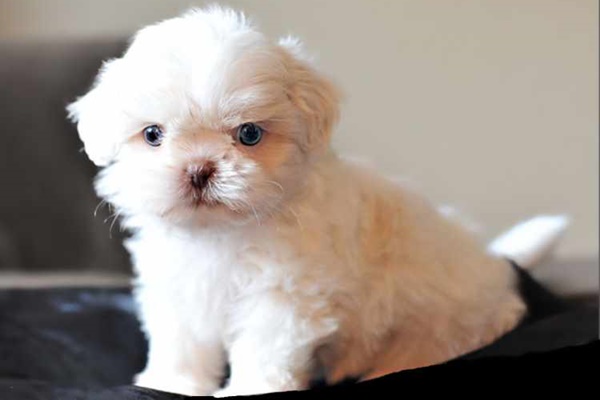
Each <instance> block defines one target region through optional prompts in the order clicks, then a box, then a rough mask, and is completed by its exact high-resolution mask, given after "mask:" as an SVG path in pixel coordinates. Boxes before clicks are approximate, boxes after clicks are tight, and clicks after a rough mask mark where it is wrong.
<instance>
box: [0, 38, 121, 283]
mask: <svg viewBox="0 0 600 400" xmlns="http://www.w3.org/2000/svg"><path fill="white" fill-rule="evenodd" d="M124 45H125V44H124V42H123V41H119V40H116V41H108V42H106V41H104V42H102V41H99V42H74V43H67V44H60V43H47V44H41V43H37V44H24V43H19V44H10V43H0V60H1V62H0V88H2V90H0V121H2V133H1V136H0V137H1V138H2V145H1V146H0V182H1V189H0V270H2V269H4V270H6V269H13V270H52V269H61V270H65V269H66V270H68V269H79V270H81V269H103V270H114V271H126V270H127V269H128V268H129V267H128V260H127V256H126V255H125V252H124V251H123V249H122V246H121V240H120V238H119V236H120V233H119V232H118V231H119V229H118V224H115V227H114V228H113V229H112V238H111V235H110V234H109V230H110V229H109V225H110V224H105V223H104V220H105V219H106V218H108V210H106V207H104V208H103V209H102V210H100V211H99V213H98V215H97V216H96V217H95V218H94V209H95V208H96V206H97V204H98V203H99V199H98V198H96V196H95V195H94V192H93V188H92V180H93V176H94V174H95V167H94V166H93V165H92V163H90V162H89V161H88V160H87V158H86V156H85V154H84V153H82V152H81V151H80V150H81V147H82V144H81V142H80V141H79V138H78V137H77V133H76V129H75V127H74V126H73V125H72V124H71V123H70V122H69V121H67V118H66V112H65V106H66V105H67V104H68V103H69V102H71V101H73V100H74V99H75V98H76V96H77V95H81V94H83V93H84V92H85V91H86V90H87V89H88V88H89V86H90V85H91V83H92V80H93V77H94V76H95V74H96V72H97V71H98V69H99V67H100V66H101V62H102V60H103V59H105V58H108V57H113V56H116V55H119V54H120V53H121V52H122V51H123V48H124Z"/></svg>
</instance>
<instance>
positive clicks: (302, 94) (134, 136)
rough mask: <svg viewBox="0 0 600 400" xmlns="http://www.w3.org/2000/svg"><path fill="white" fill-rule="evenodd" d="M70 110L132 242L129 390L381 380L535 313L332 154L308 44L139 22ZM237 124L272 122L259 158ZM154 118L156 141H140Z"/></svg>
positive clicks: (427, 208)
mask: <svg viewBox="0 0 600 400" xmlns="http://www.w3.org/2000/svg"><path fill="white" fill-rule="evenodd" d="M69 110H70V113H71V116H72V118H73V119H74V120H75V121H78V124H79V125H78V127H79V133H80V135H81V138H82V140H83V142H84V144H85V148H86V151H87V153H88V155H89V157H90V158H91V160H92V161H94V162H95V163H96V164H98V165H100V166H104V167H106V168H104V169H103V170H102V171H101V173H100V175H99V178H98V181H97V185H96V188H97V190H98V193H99V194H100V195H102V196H103V197H104V198H105V199H106V200H107V201H108V202H110V203H112V204H113V205H114V206H115V207H116V209H117V210H118V213H119V215H120V216H122V218H123V224H124V226H125V227H126V228H128V229H129V230H131V231H132V232H133V237H132V238H131V239H130V240H128V241H127V243H126V246H127V249H128V250H129V251H130V253H131V255H132V259H133V263H134V267H135V272H136V276H137V277H136V280H135V287H136V289H135V294H136V298H137V301H138V303H139V307H140V318H141V320H142V323H143V328H144V330H145V332H146V333H147V335H148V338H149V340H150V351H149V359H148V364H147V366H146V369H145V370H144V371H143V372H142V373H141V374H140V375H139V376H138V377H137V384H138V385H141V386H147V387H153V388H158V389H162V390H166V391H171V392H178V393H183V394H188V395H207V394H216V395H219V396H225V395H233V394H251V393H262V392H272V391H282V390H294V389H302V388H306V387H307V384H308V381H309V379H310V378H311V377H312V376H313V375H314V374H315V372H316V371H318V370H321V371H324V373H325V375H326V377H327V380H328V381H329V382H335V381H338V380H340V379H343V378H344V377H348V376H358V375H360V376H366V377H375V376H379V375H382V374H385V373H388V372H392V371H397V370H401V369H405V368H413V367H418V366H423V365H428V364H432V363H437V362H442V361H445V360H447V359H450V358H452V357H455V356H458V355H460V354H463V353H465V352H468V351H470V350H473V349H476V348H478V347H480V346H483V345H485V344H487V343H489V342H491V341H492V340H494V339H495V338H497V337H498V336H500V335H502V334H503V333H505V332H506V331H508V330H510V329H512V328H513V327H514V326H515V325H516V324H517V323H518V321H519V320H520V319H521V318H522V316H523V314H524V313H525V306H524V304H523V303H522V301H521V299H520V298H519V296H518V294H517V293H516V289H515V276H514V275H513V272H512V270H511V269H510V267H509V266H508V264H507V263H506V262H505V261H504V260H501V259H499V258H495V257H493V256H491V255H489V254H487V252H486V250H485V248H484V247H483V246H481V245H480V244H479V243H477V242H476V241H475V240H474V239H472V238H471V236H470V235H469V234H468V233H466V231H465V230H464V229H463V228H462V227H461V226H459V225H458V224H455V223H454V222H452V221H451V220H449V219H446V218H445V217H444V216H443V215H441V214H440V213H439V212H438V211H437V210H436V209H435V208H434V207H433V206H431V205H430V204H429V203H428V202H427V201H426V200H424V199H422V198H421V197H420V196H419V195H418V194H416V193H414V192H413V191H411V190H410V189H409V188H407V187H404V186H402V185H398V184H395V183H392V182H391V181H389V180H387V179H385V178H383V177H380V176H379V175H378V174H377V173H375V172H373V171H371V170H369V169H368V168H367V167H365V166H363V165H359V164H356V163H354V162H350V161H346V160H344V159H342V158H340V157H338V156H337V155H335V154H334V153H333V152H332V151H331V150H330V148H329V138H330V135H331V132H332V129H333V127H334V124H335V122H336V120H337V112H338V94H337V91H336V90H335V88H334V87H333V85H332V84H331V83H330V82H329V81H328V80H326V79H325V78H324V77H322V76H321V75H320V74H319V73H318V72H317V71H316V70H315V69H314V68H313V67H312V66H311V64H310V62H309V59H308V58H307V57H306V56H304V55H303V51H302V49H301V47H300V45H299V42H297V41H295V40H292V39H286V40H283V41H281V42H279V43H274V42H271V41H269V40H268V39H266V38H265V37H264V36H263V35H262V34H261V33H259V32H258V31H257V30H256V28H255V27H254V26H253V25H252V24H250V23H249V22H248V21H247V20H246V19H245V18H244V17H243V16H241V15H240V14H237V13H235V12H233V11H230V10H223V9H220V8H210V9H206V10H195V11H192V12H189V13H187V14H185V15H184V16H182V17H180V18H175V19H172V20H168V21H165V22H162V23H160V24H157V25H154V26H151V27H148V28H145V29H143V30H142V31H141V32H140V33H138V35H137V36H136V38H135V40H134V41H133V44H132V46H131V48H130V49H129V50H128V51H127V52H126V54H125V55H124V56H123V57H122V58H119V59H116V60H112V61H110V62H108V63H106V64H105V66H104V67H103V69H102V72H101V74H100V75H99V78H98V80H97V84H96V85H95V87H94V88H93V89H92V90H91V91H90V92H89V93H88V94H87V95H85V96H84V97H82V98H80V99H78V101H77V102H75V103H74V104H73V105H71V106H70V107H69ZM244 122H259V123H261V124H264V126H265V127H266V134H265V137H264V139H263V141H262V142H261V143H260V144H259V145H257V146H255V147H251V148H245V147H244V146H242V145H241V144H239V143H237V141H236V138H235V134H234V132H235V128H236V127H237V126H239V125H240V124H241V123H244ZM151 124H160V125H161V126H162V127H164V130H165V139H164V142H163V144H162V145H161V146H160V147H156V148H154V147H150V146H148V145H147V144H145V143H144V141H143V139H142V138H141V133H140V132H141V131H142V130H143V128H144V127H145V126H148V125H151ZM232 132H233V133H232ZM365 137H368V136H367V135H365ZM208 161H210V162H212V163H214V164H215V165H216V168H217V171H218V172H217V174H216V176H215V178H214V180H213V182H212V183H211V186H210V189H207V191H206V192H203V196H206V198H207V199H208V200H207V201H208V202H210V204H211V205H207V204H200V205H197V204H196V203H194V199H195V197H194V196H192V195H190V194H189V193H188V192H187V186H186V181H185V172H184V171H186V170H188V169H189V167H190V166H199V165H200V166H201V165H204V163H205V162H208ZM226 362H229V363H230V364H231V379H230V381H229V383H228V386H227V387H225V388H224V389H222V390H221V391H218V392H217V390H218V389H219V382H220V380H221V378H222V375H223V371H224V367H225V363H226Z"/></svg>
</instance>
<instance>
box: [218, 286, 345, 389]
mask: <svg viewBox="0 0 600 400" xmlns="http://www.w3.org/2000/svg"><path fill="white" fill-rule="evenodd" d="M250 307H251V308H252V310H251V312H248V311H250V309H249V308H250ZM236 315H237V317H238V318H240V319H236V321H235V326H236V332H235V334H234V337H233V340H232V341H231V343H230V346H229V349H228V350H229V362H230V365H231V376H230V379H229V383H228V385H227V386H226V387H225V388H224V389H222V390H220V391H218V392H216V393H215V394H214V396H216V397H227V396H240V395H250V394H260V393H270V392H281V391H289V390H301V389H306V388H307V387H308V384H309V381H310V379H311V378H312V375H313V373H314V367H315V360H314V353H315V349H316V348H317V347H318V346H319V345H321V344H323V343H324V342H325V341H326V340H327V339H328V338H329V337H330V336H331V335H332V334H333V333H334V332H335V331H336V329H337V324H336V321H335V320H334V319H333V318H330V317H328V316H326V313H325V312H324V310H315V309H314V308H313V309H311V307H310V306H309V305H307V304H302V301H297V302H296V303H292V302H291V301H290V302H288V303H286V301H285V300H282V298H281V296H275V295H272V296H265V297H263V298H262V299H261V300H260V301H258V302H257V301H256V299H253V300H252V301H250V302H248V307H242V309H241V310H240V311H238V312H237V313H236Z"/></svg>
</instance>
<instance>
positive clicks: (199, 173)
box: [188, 162, 215, 189]
mask: <svg viewBox="0 0 600 400" xmlns="http://www.w3.org/2000/svg"><path fill="white" fill-rule="evenodd" d="M188 173H189V176H190V184H191V185H192V186H193V187H194V188H196V189H202V188H204V187H205V186H206V184H207V183H208V181H209V180H210V178H211V177H212V176H213V175H214V174H215V166H214V164H213V163H211V162H206V163H204V164H203V165H200V166H194V167H190V168H188Z"/></svg>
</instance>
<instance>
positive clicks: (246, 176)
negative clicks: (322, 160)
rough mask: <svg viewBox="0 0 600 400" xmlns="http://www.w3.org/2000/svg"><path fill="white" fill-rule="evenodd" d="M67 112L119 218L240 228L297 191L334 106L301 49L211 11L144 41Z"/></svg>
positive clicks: (142, 36)
mask: <svg viewBox="0 0 600 400" xmlns="http://www.w3.org/2000/svg"><path fill="white" fill-rule="evenodd" d="M68 110H69V114H70V117H71V118H72V119H73V121H75V122H77V124H78V125H77V127H78V130H79V135H80V137H81V139H82V141H83V143H84V145H85V151H86V152H87V154H88V156H89V158H90V159H91V160H92V161H93V162H94V163H95V164H97V165H98V166H101V167H105V168H104V169H103V170H102V171H101V173H100V175H99V179H98V181H97V185H96V188H97V190H98V192H99V194H100V195H101V196H103V197H105V198H106V199H107V200H108V201H109V202H111V203H113V204H114V205H115V206H116V207H117V208H118V209H119V210H120V212H121V213H122V214H124V215H126V216H159V217H161V218H167V219H171V220H173V221H192V222H198V223H203V222H207V221H213V220H216V221H223V220H229V221H246V220H249V219H252V218H255V217H258V216H260V215H267V214H270V213H273V212H275V211H276V210H277V209H278V208H279V207H281V205H282V203H283V202H285V201H286V199H288V198H289V197H290V196H293V195H294V194H295V193H296V192H297V191H298V190H299V189H301V187H302V183H303V181H304V177H305V176H306V175H307V173H308V172H309V171H310V166H311V163H313V162H314V160H315V159H318V158H319V157H320V156H321V155H322V154H324V153H325V152H326V151H327V149H328V147H329V139H330V135H331V131H332V128H333V126H334V124H335V122H336V120H337V116H338V95H337V93H336V90H335V89H334V87H333V86H332V84H331V83H329V82H328V81H327V80H326V79H324V78H323V77H322V76H320V75H319V74H318V73H317V72H316V71H315V70H314V69H313V68H312V67H311V66H310V64H309V63H308V62H307V60H306V59H305V57H304V56H303V54H302V50H301V48H300V45H299V43H298V42H296V41H294V40H292V39H286V40H282V41H279V42H278V43H273V42H270V41H269V40H267V39H266V38H265V37H264V36H263V35H262V34H261V33H259V32H258V31H257V30H256V29H255V28H254V27H253V26H252V25H251V24H250V23H249V22H248V21H247V20H246V19H245V18H244V16H243V15H241V14H238V13H235V12H233V11H231V10H225V9H221V8H211V9H206V10H193V11H191V12H189V13H187V14H185V15H183V16H182V17H179V18H175V19H171V20H167V21H164V22H161V23H159V24H157V25H153V26H150V27H147V28H144V29H142V30H141V31H140V32H138V34H137V35H136V36H135V38H134V40H133V42H132V44H131V46H130V47H129V49H128V50H127V51H126V52H125V54H124V55H123V56H122V57H121V58H118V59H114V60H110V61H108V62H106V63H105V64H104V65H103V67H102V69H101V71H100V73H99V75H98V77H97V80H96V83H95V85H94V87H93V88H92V89H91V90H90V92H88V93H87V94H86V95H84V96H83V97H81V98H79V99H78V100H77V101H76V102H74V103H73V104H71V105H70V106H69V107H68Z"/></svg>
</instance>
